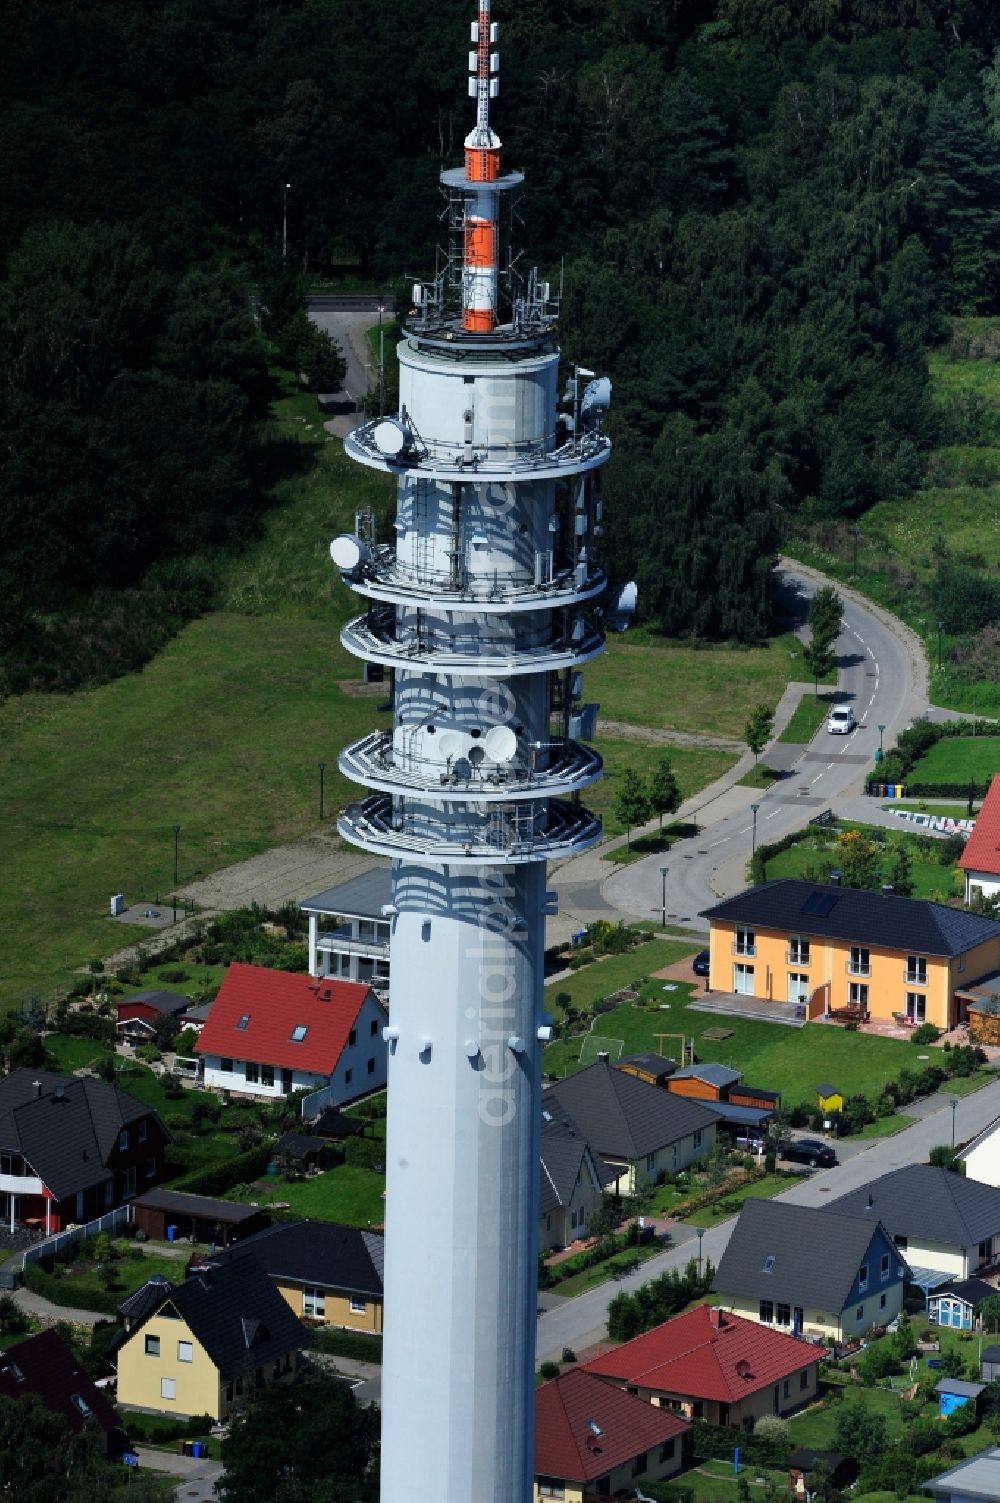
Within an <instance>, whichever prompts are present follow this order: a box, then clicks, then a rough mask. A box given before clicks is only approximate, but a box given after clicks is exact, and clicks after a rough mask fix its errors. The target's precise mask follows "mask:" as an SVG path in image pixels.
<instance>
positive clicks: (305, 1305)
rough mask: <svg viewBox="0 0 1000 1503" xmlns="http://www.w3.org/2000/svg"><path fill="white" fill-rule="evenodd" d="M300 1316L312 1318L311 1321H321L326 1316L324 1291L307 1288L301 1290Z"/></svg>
mask: <svg viewBox="0 0 1000 1503" xmlns="http://www.w3.org/2000/svg"><path fill="white" fill-rule="evenodd" d="M302 1314H303V1315H310V1316H312V1318H313V1320H322V1319H323V1318H324V1317H325V1315H326V1291H325V1290H323V1289H310V1288H308V1287H307V1288H305V1289H303V1291H302Z"/></svg>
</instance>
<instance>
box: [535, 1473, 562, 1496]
mask: <svg viewBox="0 0 1000 1503" xmlns="http://www.w3.org/2000/svg"><path fill="white" fill-rule="evenodd" d="M538 1493H539V1496H540V1497H542V1498H565V1496H566V1484H565V1483H564V1482H563V1481H562V1480H561V1478H559V1477H539V1479H538Z"/></svg>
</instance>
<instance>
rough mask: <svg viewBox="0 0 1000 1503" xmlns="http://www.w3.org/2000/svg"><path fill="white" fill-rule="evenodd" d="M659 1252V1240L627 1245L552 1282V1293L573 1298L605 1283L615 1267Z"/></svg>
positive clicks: (626, 1266)
mask: <svg viewBox="0 0 1000 1503" xmlns="http://www.w3.org/2000/svg"><path fill="white" fill-rule="evenodd" d="M661 1252H663V1244H662V1243H660V1242H647V1243H645V1244H644V1245H643V1246H642V1247H627V1248H625V1250H624V1251H623V1252H620V1253H615V1255H614V1257H613V1258H608V1259H607V1260H606V1261H605V1262H603V1263H598V1264H596V1265H595V1266H594V1267H593V1268H584V1269H581V1271H580V1272H579V1273H574V1274H573V1275H572V1276H571V1277H570V1278H568V1279H563V1280H562V1282H561V1283H559V1284H553V1286H552V1293H553V1294H559V1295H564V1296H565V1297H566V1298H567V1299H573V1298H574V1297H575V1296H576V1295H577V1294H586V1292H587V1290H588V1289H594V1288H596V1286H597V1285H598V1284H605V1283H607V1281H608V1279H610V1278H612V1277H613V1276H614V1273H615V1270H616V1269H618V1268H630V1267H631V1265H632V1264H633V1263H634V1262H635V1261H636V1259H637V1258H638V1260H639V1262H640V1263H645V1262H646V1261H647V1260H648V1259H649V1258H655V1257H656V1255H657V1253H661Z"/></svg>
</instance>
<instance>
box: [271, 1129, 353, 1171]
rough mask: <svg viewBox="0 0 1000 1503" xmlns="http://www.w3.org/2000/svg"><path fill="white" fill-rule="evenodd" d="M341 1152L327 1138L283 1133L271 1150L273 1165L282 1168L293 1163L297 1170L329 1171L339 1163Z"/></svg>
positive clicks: (299, 1133)
mask: <svg viewBox="0 0 1000 1503" xmlns="http://www.w3.org/2000/svg"><path fill="white" fill-rule="evenodd" d="M340 1158H341V1153H340V1151H339V1150H338V1149H337V1148H336V1147H335V1146H334V1145H333V1144H332V1143H330V1142H328V1140H327V1139H326V1138H316V1137H311V1136H310V1135H309V1134H308V1133H303V1132H286V1133H282V1135H281V1137H280V1138H279V1139H278V1140H277V1142H276V1143H275V1145H274V1147H273V1148H272V1149H271V1163H272V1164H276V1165H278V1167H279V1168H280V1167H281V1166H282V1165H283V1164H285V1163H286V1162H288V1161H291V1163H292V1164H294V1166H295V1168H296V1169H300V1170H305V1169H329V1168H330V1167H331V1166H332V1165H333V1164H336V1163H339V1161H340Z"/></svg>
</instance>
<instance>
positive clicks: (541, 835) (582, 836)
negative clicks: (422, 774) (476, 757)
mask: <svg viewBox="0 0 1000 1503" xmlns="http://www.w3.org/2000/svg"><path fill="white" fill-rule="evenodd" d="M492 813H493V817H492V818H491V819H490V821H489V823H488V824H487V825H485V826H483V827H480V828H477V829H475V830H470V831H468V832H467V833H466V834H464V835H462V836H460V837H458V838H449V837H448V836H447V835H439V836H438V835H434V834H432V833H430V832H429V831H422V830H419V829H414V828H413V824H412V820H408V819H407V818H406V816H405V815H399V814H394V813H393V807H392V799H391V797H389V796H388V795H387V794H383V793H379V794H375V795H374V796H373V797H371V798H366V799H363V800H361V801H360V802H359V803H355V804H349V805H348V806H347V808H346V809H345V810H343V812H342V813H341V815H340V817H339V819H338V820H337V830H338V833H339V834H340V835H342V836H343V838H344V839H345V840H349V841H350V842H351V844H352V845H356V846H359V847H360V848H361V850H363V851H370V852H371V854H372V855H373V856H387V857H389V859H390V860H395V861H406V860H407V859H411V860H421V861H425V862H428V863H429V864H431V865H433V866H508V865H510V866H524V865H527V864H528V863H529V862H534V861H554V860H557V859H559V858H561V857H564V856H574V855H576V854H577V853H578V852H579V851H585V850H588V849H589V847H590V846H592V845H596V844H597V842H598V841H599V840H600V838H601V822H600V820H599V819H598V818H597V816H596V815H595V814H591V812H590V810H589V809H584V808H579V807H577V806H576V805H574V804H564V803H560V802H559V801H557V800H555V799H553V800H552V801H551V802H550V803H549V804H548V806H547V807H546V809H545V811H544V815H543V817H542V818H541V819H540V820H537V821H536V820H534V819H533V820H531V821H530V822H527V823H526V822H525V821H524V820H523V819H522V818H521V816H520V812H519V810H518V806H517V805H516V804H514V805H504V804H499V805H494V808H493V811H492Z"/></svg>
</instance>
